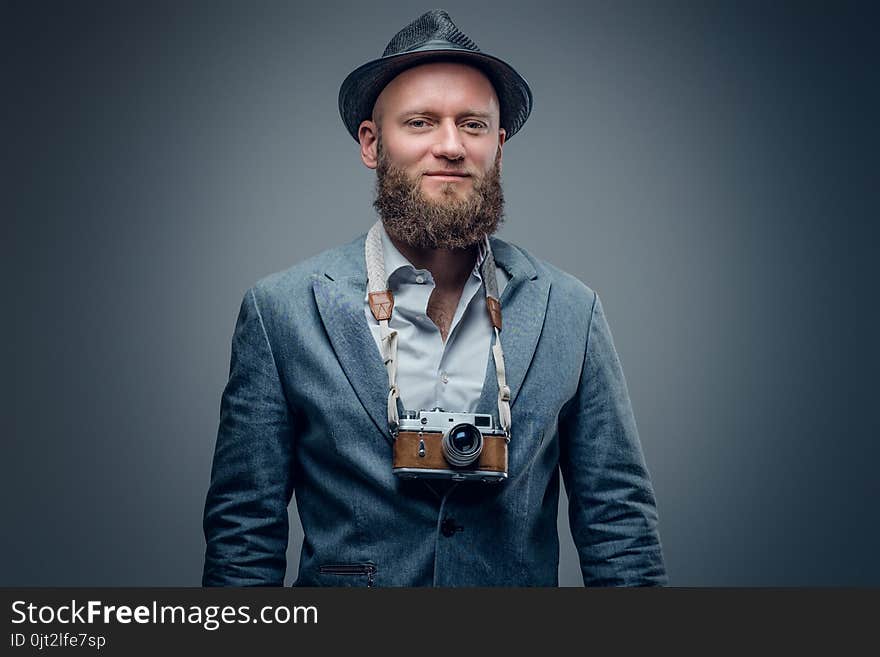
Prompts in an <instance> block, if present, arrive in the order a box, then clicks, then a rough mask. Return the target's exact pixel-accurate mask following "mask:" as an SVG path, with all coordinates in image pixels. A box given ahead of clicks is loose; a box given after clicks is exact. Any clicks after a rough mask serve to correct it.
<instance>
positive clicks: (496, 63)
mask: <svg viewBox="0 0 880 657" xmlns="http://www.w3.org/2000/svg"><path fill="white" fill-rule="evenodd" d="M531 103H532V95H531V91H530V89H529V86H528V84H527V83H526V81H525V80H524V79H523V78H522V77H521V76H520V75H519V74H518V73H516V71H515V70H514V69H513V68H512V67H510V66H509V65H508V64H506V63H505V62H503V61H502V60H500V59H498V58H496V57H493V56H491V55H488V54H486V53H483V52H481V51H480V50H479V49H478V48H477V46H476V44H475V43H474V42H473V41H472V40H471V39H469V38H468V37H467V36H465V35H464V34H463V33H462V32H461V31H460V30H459V29H458V28H457V27H456V26H455V25H454V24H453V22H452V19H451V18H450V17H449V15H448V14H447V13H446V12H443V11H442V10H434V11H430V12H428V13H426V14H424V15H423V16H421V17H419V18H418V19H416V20H415V21H413V22H412V23H411V24H410V25H408V26H406V27H405V28H403V29H402V30H401V31H400V32H398V34H397V35H396V36H395V37H394V38H393V39H392V40H391V42H390V43H389V44H388V46H387V48H386V50H385V53H384V54H383V56H382V57H381V58H379V59H376V60H373V61H371V62H368V63H366V64H364V65H363V66H361V67H359V68H357V69H356V70H355V71H353V72H352V73H351V74H350V75H349V76H348V77H347V78H346V80H345V81H344V82H343V84H342V88H341V90H340V94H339V107H340V113H341V115H342V119H343V122H344V123H345V125H346V127H347V129H348V131H349V133H350V134H351V135H352V136H353V137H354V138H355V139H356V140H357V141H358V143H359V145H360V157H361V160H362V161H363V163H364V164H365V165H366V166H367V167H369V168H371V169H375V170H376V175H377V193H376V200H375V202H374V206H375V209H376V210H377V212H378V214H379V217H380V221H378V222H376V224H375V225H374V226H373V227H372V228H371V229H370V230H369V232H368V233H367V234H366V235H362V236H360V237H358V238H357V239H355V240H354V241H353V242H351V243H349V244H347V245H345V246H342V247H339V248H336V249H332V250H330V251H327V252H325V253H322V254H320V255H318V256H316V257H314V258H312V259H310V260H308V261H306V262H303V263H300V264H299V265H296V266H294V267H292V268H290V269H288V270H286V271H284V272H280V273H278V274H274V275H271V276H268V277H267V278H264V279H263V280H261V281H259V282H258V283H257V284H256V285H255V286H254V287H252V288H251V289H250V290H248V292H247V293H246V294H245V297H244V300H243V302H242V305H241V310H240V313H239V316H238V321H237V324H236V327H235V333H234V336H233V342H232V363H231V366H230V376H229V382H228V384H227V386H226V388H225V390H224V393H223V399H222V404H221V418H220V428H219V431H218V435H217V445H216V450H215V454H214V465H213V470H212V475H211V485H210V489H209V491H208V497H207V502H206V506H205V518H204V529H205V537H206V540H207V551H206V556H205V567H204V574H203V584H204V585H206V586H211V585H221V586H222V585H225V586H252V585H275V586H280V585H283V582H284V575H285V570H286V561H285V554H286V548H287V543H288V515H287V509H288V505H289V503H290V500H291V497H292V495H293V494H294V492H295V494H296V501H297V510H298V512H299V516H300V520H301V523H302V527H303V532H304V540H303V545H302V552H301V557H300V564H299V572H298V576H297V578H296V581H295V582H294V585H301V586H323V585H328V586H536V585H537V586H555V585H557V584H558V563H559V542H558V535H557V513H558V498H559V481H560V475H561V476H562V479H563V481H564V483H565V486H566V491H567V493H568V497H569V520H570V527H571V532H572V537H573V539H574V542H575V545H576V547H577V550H578V554H579V557H580V565H581V570H582V574H583V580H584V584H585V585H593V586H612V585H619V586H641V585H660V584H663V583H665V581H666V574H665V568H664V564H663V557H662V551H661V547H660V541H659V536H658V532H657V512H656V504H655V499H654V494H653V490H652V486H651V482H650V478H649V475H648V470H647V468H646V465H645V462H644V458H643V455H642V450H641V446H640V443H639V438H638V433H637V430H636V424H635V420H634V417H633V413H632V410H631V405H630V400H629V396H628V392H627V388H626V383H625V380H624V376H623V372H622V370H621V366H620V361H619V359H618V357H617V353H616V351H615V348H614V344H613V341H612V338H611V333H610V330H609V327H608V324H607V321H606V319H605V315H604V313H603V310H602V305H601V303H600V301H599V298H598V296H597V295H596V293H595V292H594V291H593V290H591V289H590V288H589V287H587V286H586V285H584V284H583V283H581V282H580V281H578V280H577V279H575V278H574V277H572V276H570V275H568V274H565V273H564V272H562V271H560V270H558V269H556V268H554V267H553V266H552V265H549V264H548V263H545V262H542V261H540V260H538V259H536V258H535V257H533V256H531V255H530V254H529V253H528V252H527V251H525V250H524V249H522V248H520V247H517V246H514V245H512V244H508V243H506V242H504V241H502V240H499V239H497V238H494V237H492V235H493V234H494V233H495V232H496V230H497V228H498V226H499V224H500V223H501V220H502V215H503V205H504V201H503V194H502V189H501V182H500V177H501V168H502V152H503V148H504V145H505V143H506V141H507V140H508V139H510V138H511V137H512V136H513V135H514V134H515V133H516V132H517V131H518V130H519V129H520V128H522V126H523V124H524V123H525V121H526V119H527V118H528V115H529V112H530V110H531ZM502 316H503V319H502Z"/></svg>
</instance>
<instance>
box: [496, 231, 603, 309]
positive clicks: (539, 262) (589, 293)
mask: <svg viewBox="0 0 880 657" xmlns="http://www.w3.org/2000/svg"><path fill="white" fill-rule="evenodd" d="M492 250H493V252H494V253H495V255H496V260H498V261H499V264H501V265H502V266H503V267H511V266H512V267H514V268H516V267H519V268H521V269H522V270H524V271H525V272H526V273H528V274H530V276H531V277H533V278H534V277H537V278H538V279H544V280H546V281H547V282H548V283H549V286H550V298H549V300H548V303H551V304H562V305H567V306H569V307H572V308H573V307H577V306H582V307H583V306H585V307H586V308H587V310H588V311H589V310H592V307H593V305H594V303H595V302H596V299H597V296H598V295H597V293H596V292H595V290H593V289H592V288H591V287H590V286H589V285H587V284H586V283H584V282H583V281H581V280H580V279H579V278H577V277H576V276H574V275H573V274H570V273H568V272H567V271H564V270H562V269H560V268H559V267H557V266H556V265H554V264H552V263H550V262H548V261H546V260H543V259H541V258H538V257H537V256H535V255H534V254H532V253H530V252H529V251H528V250H527V249H525V248H524V247H522V246H520V245H518V244H514V243H513V242H507V241H505V240H500V239H496V238H493V239H492ZM502 261H503V262H502Z"/></svg>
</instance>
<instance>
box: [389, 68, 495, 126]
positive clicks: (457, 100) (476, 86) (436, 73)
mask: <svg viewBox="0 0 880 657" xmlns="http://www.w3.org/2000/svg"><path fill="white" fill-rule="evenodd" d="M376 105H377V106H379V105H381V106H382V109H383V111H386V112H387V111H395V112H396V111H406V110H407V109H424V107H421V106H424V105H430V106H431V107H433V108H435V109H437V110H438V111H440V110H442V109H450V110H453V109H459V108H461V107H462V106H468V107H472V108H473V109H478V110H483V111H486V112H489V113H494V114H497V113H498V111H499V106H498V96H497V94H496V93H495V88H494V87H493V86H492V83H491V82H490V81H489V78H488V77H486V75H485V74H484V73H483V72H482V71H480V70H479V69H477V68H474V67H473V66H468V65H466V64H461V63H458V62H431V63H429V64H421V65H419V66H414V67H413V68H409V69H407V70H405V71H404V72H403V73H401V74H400V75H398V76H397V77H395V78H394V79H393V80H391V82H389V83H388V84H387V85H386V86H385V88H384V89H383V90H382V93H380V94H379V97H378V98H377V100H376ZM411 105H412V107H410V106H411Z"/></svg>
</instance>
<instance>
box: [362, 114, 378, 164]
mask: <svg viewBox="0 0 880 657" xmlns="http://www.w3.org/2000/svg"><path fill="white" fill-rule="evenodd" d="M378 136H379V132H378V127H377V126H376V123H375V122H373V121H370V120H366V121H361V124H360V126H359V127H358V141H360V143H361V160H362V161H363V163H364V166H366V167H367V168H369V169H375V168H376V167H377V166H379V157H378V154H377V145H378Z"/></svg>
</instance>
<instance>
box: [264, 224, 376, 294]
mask: <svg viewBox="0 0 880 657" xmlns="http://www.w3.org/2000/svg"><path fill="white" fill-rule="evenodd" d="M365 237H366V236H365V235H360V236H358V237H357V238H355V239H354V240H352V241H351V242H348V243H347V244H343V245H341V246H336V247H333V248H331V249H327V250H326V251H322V252H321V253H318V254H317V255H314V256H312V257H310V258H307V259H306V260H303V261H301V262H298V263H296V264H294V265H292V266H290V267H288V268H287V269H284V270H282V271H278V272H274V273H272V274H269V275H267V276H264V277H263V278H261V279H259V280H258V281H257V282H256V283H254V285H253V287H252V290H253V292H254V295H255V296H256V297H257V299H258V300H259V301H266V302H278V301H281V300H296V299H299V298H302V297H303V296H304V295H306V296H310V295H311V290H312V283H313V281H315V280H317V279H322V278H323V279H325V280H328V279H329V280H334V279H335V278H338V277H346V278H347V277H353V276H359V275H364V265H363V263H362V261H363V259H364V257H363V245H364V239H365Z"/></svg>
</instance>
